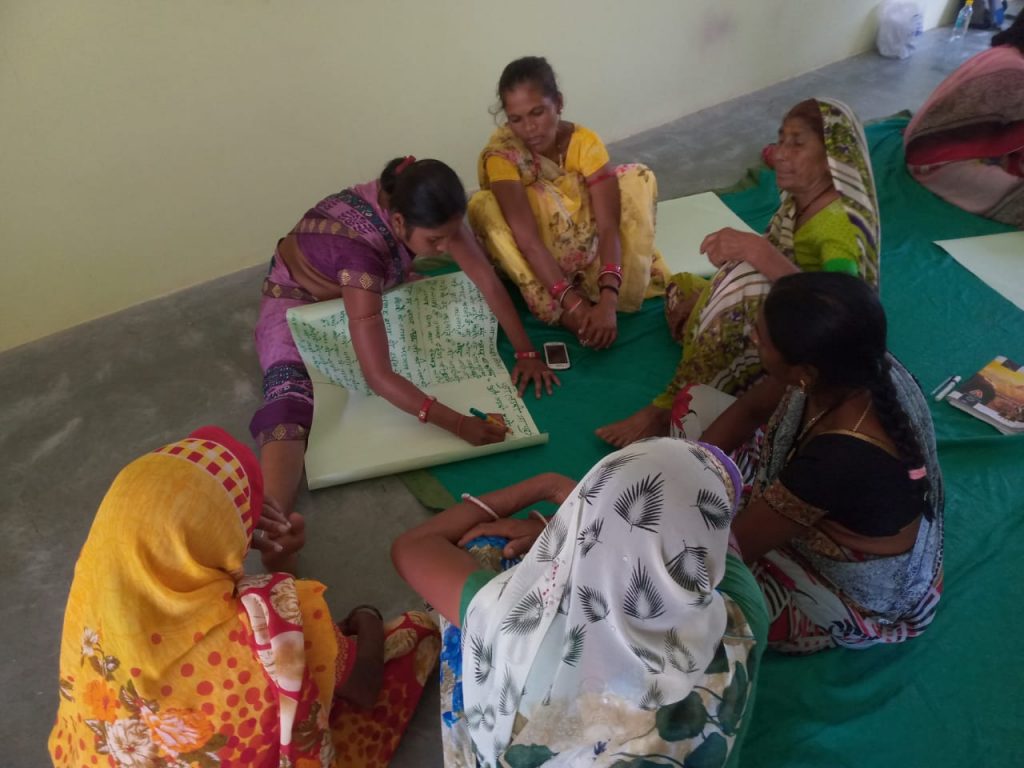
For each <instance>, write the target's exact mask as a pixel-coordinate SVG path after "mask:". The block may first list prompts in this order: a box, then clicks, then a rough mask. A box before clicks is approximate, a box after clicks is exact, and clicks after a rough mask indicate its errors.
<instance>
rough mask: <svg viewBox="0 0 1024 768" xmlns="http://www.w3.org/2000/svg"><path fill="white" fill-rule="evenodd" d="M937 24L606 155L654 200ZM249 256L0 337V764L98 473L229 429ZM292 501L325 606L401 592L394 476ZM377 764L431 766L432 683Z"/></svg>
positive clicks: (925, 81) (48, 673) (928, 59)
mask: <svg viewBox="0 0 1024 768" xmlns="http://www.w3.org/2000/svg"><path fill="white" fill-rule="evenodd" d="M948 35H949V30H948V28H945V29H938V30H933V31H931V32H929V33H926V34H925V35H924V36H923V37H922V38H921V39H920V41H919V47H918V50H917V51H916V53H915V54H914V55H913V56H912V57H911V58H910V59H908V60H906V61H894V60H887V59H882V58H880V57H878V56H877V55H875V54H874V53H868V54H864V55H861V56H858V57H855V58H852V59H848V60H846V61H843V62H840V63H837V64H834V65H831V66H828V67H825V68H823V69H820V70H817V71H815V72H811V73H809V74H806V75H803V76H801V77H798V78H795V79H793V80H789V81H787V82H784V83H780V84H778V85H775V86H773V87H770V88H767V89H765V90H762V91H759V92H757V93H754V94H751V95H749V96H745V97H742V98H739V99H736V100H733V101H730V102H728V103H725V104H720V105H718V106H715V107H712V108H710V109H707V110H704V111H702V112H700V113H697V114H694V115H690V116H687V117H684V118H682V119H680V120H677V121H675V122H672V123H669V124H667V125H664V126H661V127H660V128H656V129H654V130H651V131H648V132H645V133H643V134H640V135H637V136H633V137H631V138H628V139H626V140H623V141H620V142H617V143H616V144H614V145H613V146H612V147H611V151H612V156H613V158H614V159H615V160H616V161H620V162H621V161H626V160H634V161H641V162H645V163H647V164H648V165H650V166H651V167H652V168H653V169H654V171H655V172H656V173H657V176H658V180H659V184H660V188H661V196H662V198H664V199H668V198H672V197H678V196H681V195H686V194H691V193H694V192H699V191H703V190H706V189H714V188H720V187H724V186H727V185H730V184H732V183H733V182H735V181H736V180H737V179H738V178H739V177H740V176H741V175H742V173H743V172H744V171H745V170H746V169H747V168H748V167H750V166H751V165H754V164H755V163H757V162H758V158H759V153H760V149H761V147H762V146H763V145H764V144H765V143H767V142H769V141H772V140H773V138H774V135H775V132H776V130H777V127H778V124H779V121H780V119H781V117H782V115H783V114H784V113H785V111H786V110H787V109H788V108H789V106H791V105H792V104H794V103H796V102H797V101H800V100H802V99H804V98H807V97H809V96H815V95H822V96H832V97H835V98H839V99H842V100H844V101H846V102H847V103H849V104H850V105H851V106H852V107H853V108H854V109H855V110H856V111H857V112H858V114H859V115H860V116H861V117H862V118H864V119H871V118H875V117H882V116H885V115H888V114H891V113H893V112H896V111H898V110H901V109H916V108H917V107H918V106H919V105H920V104H921V102H922V101H923V100H924V99H925V98H926V97H927V95H928V94H929V93H930V92H931V91H932V89H933V88H934V87H935V86H936V85H938V83H939V82H940V81H941V80H942V79H943V78H944V77H945V76H946V74H948V72H950V71H952V69H953V68H955V66H956V64H957V63H958V61H957V58H958V57H957V56H951V55H950V53H949V50H948V46H947V44H946V40H947V38H948ZM989 37H990V33H987V32H970V33H969V34H968V37H967V39H966V40H965V41H964V45H963V46H962V47H963V51H962V52H961V54H959V58H965V57H966V55H967V54H968V53H974V52H977V51H980V50H982V49H983V48H985V47H987V46H988V41H989ZM594 127H595V128H597V129H598V130H600V126H594ZM269 247H270V244H268V248H269ZM262 270H263V267H256V268H252V269H247V270H244V271H242V272H239V273H236V274H233V275H230V276H228V277H224V278H221V279H218V280H215V281H212V282H209V283H206V284H204V285H200V286H197V287H195V288H192V289H189V290H186V291H182V292H180V293H177V294H175V295H173V296H170V297H167V298H164V299H160V300H157V301H152V302H149V303H146V304H144V305H141V306H139V307H135V308H133V309H130V310H127V311H124V312H119V313H117V314H115V315H111V316H109V317H105V318H102V319H100V320H96V321H94V322H90V323H87V324H84V325H81V326H78V327H76V328H73V329H71V330H68V331H65V332H62V333H59V334H56V335H54V336H51V337H49V338H46V339H44V340H41V341H38V342H34V343H32V344H28V345H25V346H23V347H20V348H18V349H15V350H12V351H9V352H6V353H3V354H0V391H2V392H3V393H4V409H3V411H2V412H0V488H4V489H5V492H4V498H5V501H4V503H3V506H2V511H0V519H2V523H3V527H2V530H3V531H4V538H3V542H4V543H3V554H4V556H3V558H2V560H0V582H2V583H3V584H5V585H6V588H5V597H4V600H3V603H2V607H0V647H2V648H3V649H4V651H3V654H2V656H0V670H2V679H3V681H4V686H3V690H2V691H0V702H2V703H0V708H2V710H3V712H4V717H3V718H0V743H4V744H7V748H6V749H5V754H6V755H7V757H6V758H4V759H3V761H2V762H3V763H4V764H5V765H10V766H41V765H46V764H48V760H47V756H46V753H45V745H46V739H47V736H48V734H49V730H50V726H51V724H52V722H53V716H54V712H55V710H56V705H57V649H58V643H59V637H60V631H61V624H62V617H63V611H64V601H65V597H66V595H67V591H68V587H69V585H70V582H71V577H72V572H73V568H74V564H75V560H76V557H77V554H78V551H79V548H80V547H81V545H82V542H83V541H84V540H85V537H86V534H87V533H88V529H89V525H90V523H91V521H92V516H93V514H94V512H95V510H96V507H97V505H98V504H99V501H100V499H101V498H102V496H103V494H104V492H105V490H106V488H107V486H108V484H109V482H110V481H111V479H112V478H113V477H114V475H115V474H116V473H117V471H118V470H119V469H120V468H121V467H122V466H123V465H124V464H126V463H128V462H129V461H131V460H132V459H133V458H135V457H136V456H139V455H141V454H142V453H145V452H146V451H148V450H150V449H152V448H154V447H156V446H158V445H160V444H162V443H164V442H168V441H170V440H173V439H176V438H178V437H180V436H183V435H184V434H186V433H187V432H188V431H189V430H191V429H193V428H195V427H197V426H199V425H202V424H208V423H216V424H219V425H222V426H224V427H225V428H227V429H228V430H230V431H232V432H233V433H234V434H236V435H239V436H245V435H246V434H247V432H246V425H247V423H248V420H249V417H250V415H251V412H252V410H253V409H254V407H256V406H257V405H258V403H259V400H260V376H259V368H258V365H257V362H256V355H255V353H254V351H253V347H252V327H253V324H254V322H255V320H256V308H257V304H258V300H259V284H260V276H261V272H262ZM552 469H557V467H553V468H552ZM298 509H299V510H300V511H301V512H303V513H304V514H305V515H307V516H308V526H309V529H310V532H311V536H310V541H309V544H308V545H307V548H306V550H305V551H304V553H303V556H302V573H303V575H307V576H310V577H314V578H317V579H320V580H321V581H323V582H325V583H326V584H327V585H328V586H329V587H330V592H329V593H328V599H329V601H330V602H331V604H332V605H333V606H334V607H335V611H336V613H338V614H339V615H344V612H345V610H346V606H351V605H353V604H356V603H374V604H376V605H378V606H380V607H381V609H382V610H383V611H384V612H385V614H389V613H393V612H398V611H400V610H402V609H405V608H408V607H411V606H416V605H417V604H418V602H419V601H418V600H417V598H416V597H415V596H414V595H413V594H412V592H411V591H410V590H409V589H408V588H407V587H406V586H405V585H404V583H403V582H402V581H401V580H400V579H399V578H398V577H397V576H396V575H395V574H394V572H393V571H392V569H391V565H390V561H389V559H388V554H387V552H388V546H389V544H390V541H391V539H392V538H393V537H394V536H395V535H396V534H398V533H399V532H400V531H402V530H404V529H405V528H407V527H409V526H411V525H413V524H415V523H417V522H418V521H420V520H422V519H423V518H424V517H425V516H426V515H427V514H428V513H427V512H426V511H425V510H424V509H423V508H422V507H421V506H420V505H419V503H417V502H416V501H415V500H414V499H413V498H412V497H411V496H410V494H409V493H408V492H407V491H406V489H405V487H404V486H403V485H402V484H401V483H400V482H399V481H398V480H396V479H395V478H392V477H387V478H382V479H379V480H369V481H365V482H361V483H355V484H352V485H348V486H344V487H340V488H331V489H327V490H322V491H317V492H316V493H314V494H310V493H303V494H302V496H301V497H300V499H299V502H298ZM254 567H256V566H255V564H254ZM393 765H395V766H399V767H401V766H419V767H421V768H422V767H424V766H426V767H428V768H429V767H430V766H440V765H441V756H440V747H439V736H438V704H437V689H436V683H435V684H434V685H433V687H432V688H430V689H428V691H427V692H426V694H425V696H424V701H423V704H422V706H421V707H420V710H419V712H418V714H417V717H416V719H415V720H414V722H413V725H412V727H411V728H410V731H409V734H408V735H407V737H406V739H405V740H404V742H403V744H402V747H401V748H400V751H399V753H398V755H397V757H396V759H395V760H394V762H393Z"/></svg>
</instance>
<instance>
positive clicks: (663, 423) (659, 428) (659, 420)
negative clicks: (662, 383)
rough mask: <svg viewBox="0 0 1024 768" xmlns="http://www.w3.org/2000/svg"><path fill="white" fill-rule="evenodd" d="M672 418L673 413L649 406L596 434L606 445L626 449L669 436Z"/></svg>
mask: <svg viewBox="0 0 1024 768" xmlns="http://www.w3.org/2000/svg"><path fill="white" fill-rule="evenodd" d="M671 418H672V412H671V411H669V410H667V409H665V408H658V407H657V406H655V405H648V406H646V407H644V408H641V409H640V410H639V411H637V412H636V413H634V414H633V415H632V416H629V417H627V418H625V419H623V420H622V421H616V422H614V423H613V424H606V425H605V426H603V427H600V428H598V429H597V430H595V433H596V434H597V436H598V437H600V438H601V439H602V440H604V441H605V442H606V443H611V444H612V445H614V446H615V447H616V448H625V447H626V446H627V445H629V444H630V443H634V442H636V441H637V440H641V439H643V438H645V437H664V436H666V435H668V431H669V423H670V419H671Z"/></svg>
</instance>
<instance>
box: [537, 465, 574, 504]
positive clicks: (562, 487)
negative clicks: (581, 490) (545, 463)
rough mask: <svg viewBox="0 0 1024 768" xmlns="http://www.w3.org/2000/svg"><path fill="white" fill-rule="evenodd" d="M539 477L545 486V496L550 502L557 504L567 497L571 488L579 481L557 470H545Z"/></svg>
mask: <svg viewBox="0 0 1024 768" xmlns="http://www.w3.org/2000/svg"><path fill="white" fill-rule="evenodd" d="M541 477H542V478H543V482H544V487H545V498H546V499H547V500H548V501H550V502H551V503H552V504H558V505H559V506H561V504H562V502H563V501H565V500H566V499H567V498H568V497H569V494H570V493H572V491H573V488H575V487H576V484H577V483H578V482H579V481H578V480H574V479H573V478H571V477H569V476H568V475H560V474H559V473H557V472H547V473H545V474H544V475H541Z"/></svg>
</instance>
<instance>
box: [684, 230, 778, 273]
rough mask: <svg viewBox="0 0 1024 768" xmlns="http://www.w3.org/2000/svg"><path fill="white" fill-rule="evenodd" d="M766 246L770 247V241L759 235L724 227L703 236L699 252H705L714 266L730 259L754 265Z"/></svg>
mask: <svg viewBox="0 0 1024 768" xmlns="http://www.w3.org/2000/svg"><path fill="white" fill-rule="evenodd" d="M766 246H767V247H768V248H772V245H771V243H769V242H768V241H767V240H766V239H765V238H763V237H761V236H760V235H755V234H754V233H753V232H740V231H739V230H738V229H733V228H732V227H725V228H724V229H720V230H718V231H717V232H712V233H711V234H710V235H708V236H707V237H705V238H704V240H703V242H701V244H700V252H701V253H703V254H706V255H707V257H708V261H710V262H711V264H712V265H714V266H715V267H720V266H722V265H723V264H727V263H729V262H730V261H746V262H748V263H750V264H751V265H753V266H755V267H756V266H757V263H756V262H757V256H758V255H759V254H761V253H762V252H763V250H764V248H765V247H766Z"/></svg>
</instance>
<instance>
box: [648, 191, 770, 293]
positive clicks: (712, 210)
mask: <svg viewBox="0 0 1024 768" xmlns="http://www.w3.org/2000/svg"><path fill="white" fill-rule="evenodd" d="M722 227H733V228H734V229H738V230H740V231H742V232H753V231H754V230H752V229H751V228H750V227H749V226H747V224H746V222H744V221H743V219H741V218H740V217H739V216H737V215H736V214H735V213H733V212H732V211H731V210H730V209H729V208H728V206H726V204H725V203H723V202H722V201H721V199H720V198H719V197H718V195H716V194H715V193H714V192H702V193H700V194H699V195H690V196H689V197H679V198H676V199H675V200H663V201H662V202H660V203H658V222H657V231H656V234H655V237H654V241H655V244H656V245H657V246H658V250H659V251H661V255H662V256H663V257H664V259H665V262H666V263H667V264H668V266H669V269H670V270H671V272H672V273H673V274H675V273H676V272H692V273H693V274H695V275H705V276H707V275H711V274H713V273H714V271H715V268H714V267H713V266H711V262H709V261H708V259H707V256H705V255H703V254H702V253H701V252H700V244H701V241H703V240H704V238H705V237H706V236H707V235H709V234H711V233H712V232H715V231H717V230H719V229H721V228H722Z"/></svg>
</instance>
